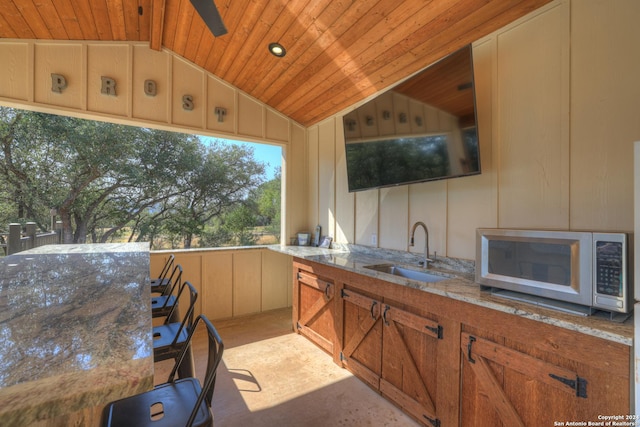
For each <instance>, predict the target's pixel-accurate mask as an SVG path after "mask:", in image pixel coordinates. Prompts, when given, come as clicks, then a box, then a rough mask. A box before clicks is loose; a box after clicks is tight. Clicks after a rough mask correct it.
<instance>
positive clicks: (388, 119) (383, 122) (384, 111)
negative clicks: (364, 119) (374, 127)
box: [375, 91, 396, 135]
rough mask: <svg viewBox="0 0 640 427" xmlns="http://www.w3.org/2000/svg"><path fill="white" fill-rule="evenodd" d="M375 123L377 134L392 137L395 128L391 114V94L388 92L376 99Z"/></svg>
mask: <svg viewBox="0 0 640 427" xmlns="http://www.w3.org/2000/svg"><path fill="white" fill-rule="evenodd" d="M375 104H376V122H377V123H378V134H380V135H394V134H395V133H396V126H395V120H394V117H395V115H394V113H393V92H391V91H389V92H386V93H384V94H383V95H380V96H379V97H377V98H376V101H375Z"/></svg>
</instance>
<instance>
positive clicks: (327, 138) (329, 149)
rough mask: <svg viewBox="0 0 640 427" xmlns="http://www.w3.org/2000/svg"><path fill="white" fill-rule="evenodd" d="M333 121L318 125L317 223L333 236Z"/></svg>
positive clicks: (334, 181)
mask: <svg viewBox="0 0 640 427" xmlns="http://www.w3.org/2000/svg"><path fill="white" fill-rule="evenodd" d="M335 136H336V129H335V121H334V120H333V119H329V120H325V121H324V122H322V123H320V125H318V140H319V144H318V224H320V225H321V226H322V232H323V233H324V234H327V235H331V236H335V218H336V214H335V211H336V204H335V194H336V193H335V188H336V175H335Z"/></svg>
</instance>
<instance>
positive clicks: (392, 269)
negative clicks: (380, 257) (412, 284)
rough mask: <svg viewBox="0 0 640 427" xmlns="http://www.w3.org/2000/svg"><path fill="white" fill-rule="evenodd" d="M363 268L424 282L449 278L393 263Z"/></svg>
mask: <svg viewBox="0 0 640 427" xmlns="http://www.w3.org/2000/svg"><path fill="white" fill-rule="evenodd" d="M364 268H368V269H370V270H375V271H379V272H381V273H386V274H392V275H394V276H400V277H406V278H407V279H411V280H417V281H419V282H426V283H435V282H439V281H441V280H447V279H449V277H445V276H440V275H437V274H431V273H427V272H426V271H419V270H412V269H410V268H404V267H400V266H397V265H394V264H377V265H365V266H364Z"/></svg>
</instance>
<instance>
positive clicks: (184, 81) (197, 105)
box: [171, 56, 207, 129]
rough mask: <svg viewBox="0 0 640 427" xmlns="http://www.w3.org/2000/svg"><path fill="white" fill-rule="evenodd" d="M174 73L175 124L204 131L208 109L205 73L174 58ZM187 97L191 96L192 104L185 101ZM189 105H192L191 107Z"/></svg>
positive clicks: (173, 116) (173, 105) (173, 117)
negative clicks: (205, 96)
mask: <svg viewBox="0 0 640 427" xmlns="http://www.w3.org/2000/svg"><path fill="white" fill-rule="evenodd" d="M172 73H173V78H172V83H173V92H172V97H173V100H172V102H171V105H172V107H173V108H172V119H173V122H174V123H175V124H178V125H182V126H186V127H190V128H193V129H202V128H203V127H204V118H205V114H206V108H207V101H206V99H205V98H204V95H203V94H205V93H206V92H205V90H204V89H205V74H204V72H203V71H202V70H201V69H199V68H197V67H195V66H193V65H191V64H190V63H187V62H186V61H184V60H182V59H180V58H179V57H177V56H174V57H173V69H172ZM185 96H190V97H191V102H189V101H185V100H184V99H183V97H185ZM187 104H190V105H189V107H187ZM189 108H191V109H189Z"/></svg>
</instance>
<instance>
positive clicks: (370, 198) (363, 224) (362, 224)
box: [355, 190, 380, 247]
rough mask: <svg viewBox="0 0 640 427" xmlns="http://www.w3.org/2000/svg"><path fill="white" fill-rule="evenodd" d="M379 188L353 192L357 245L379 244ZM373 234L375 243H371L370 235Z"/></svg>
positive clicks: (376, 245)
mask: <svg viewBox="0 0 640 427" xmlns="http://www.w3.org/2000/svg"><path fill="white" fill-rule="evenodd" d="M379 193H380V190H366V191H358V192H357V193H355V199H356V212H355V217H356V238H355V240H356V241H355V243H356V244H357V245H365V246H374V247H378V246H379V241H380V240H379V239H378V237H379V233H378V209H379V203H378V200H379ZM373 234H375V235H376V240H378V243H377V244H375V245H374V244H372V242H371V236H372V235H373Z"/></svg>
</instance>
